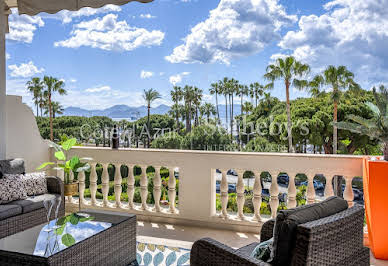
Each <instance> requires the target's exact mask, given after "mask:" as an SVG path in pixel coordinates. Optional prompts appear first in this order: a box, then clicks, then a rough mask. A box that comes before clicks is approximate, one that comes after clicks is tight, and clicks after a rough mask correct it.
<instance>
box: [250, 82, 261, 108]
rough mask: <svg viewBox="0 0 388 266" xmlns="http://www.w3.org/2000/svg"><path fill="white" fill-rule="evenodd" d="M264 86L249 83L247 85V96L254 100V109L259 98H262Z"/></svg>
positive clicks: (257, 83)
mask: <svg viewBox="0 0 388 266" xmlns="http://www.w3.org/2000/svg"><path fill="white" fill-rule="evenodd" d="M263 93H264V86H263V85H261V84H260V83H259V82H255V83H251V84H250V85H249V94H250V96H251V98H253V99H254V100H255V108H257V102H258V101H259V97H260V96H263Z"/></svg>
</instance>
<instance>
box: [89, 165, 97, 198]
mask: <svg viewBox="0 0 388 266" xmlns="http://www.w3.org/2000/svg"><path fill="white" fill-rule="evenodd" d="M90 166H91V168H90V184H89V188H90V197H91V202H92V206H97V199H96V193H97V171H96V166H97V163H95V162H93V163H91V164H90Z"/></svg>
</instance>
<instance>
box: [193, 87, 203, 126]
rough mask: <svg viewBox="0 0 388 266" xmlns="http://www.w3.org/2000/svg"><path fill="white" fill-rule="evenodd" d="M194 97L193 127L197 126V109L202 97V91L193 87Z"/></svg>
mask: <svg viewBox="0 0 388 266" xmlns="http://www.w3.org/2000/svg"><path fill="white" fill-rule="evenodd" d="M193 93H194V95H193V96H194V97H193V104H194V106H195V120H194V124H195V126H198V124H199V119H198V118H199V115H198V111H199V107H200V105H201V101H202V96H203V91H202V90H201V89H199V88H197V87H194V91H193Z"/></svg>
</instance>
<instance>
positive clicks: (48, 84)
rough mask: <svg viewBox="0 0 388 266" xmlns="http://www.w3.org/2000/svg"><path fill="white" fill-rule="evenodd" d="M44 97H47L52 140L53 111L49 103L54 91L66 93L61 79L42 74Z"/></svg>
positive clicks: (52, 137) (61, 93) (51, 138)
mask: <svg viewBox="0 0 388 266" xmlns="http://www.w3.org/2000/svg"><path fill="white" fill-rule="evenodd" d="M43 83H44V88H45V90H44V92H43V95H44V98H45V99H47V104H48V108H49V119H50V140H51V141H54V132H53V112H52V105H51V97H52V95H53V93H54V92H58V94H59V95H66V90H65V89H64V87H65V83H64V82H63V81H62V80H58V79H56V78H54V77H49V76H44V78H43Z"/></svg>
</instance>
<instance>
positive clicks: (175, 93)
mask: <svg viewBox="0 0 388 266" xmlns="http://www.w3.org/2000/svg"><path fill="white" fill-rule="evenodd" d="M171 97H172V100H173V101H174V103H175V104H174V105H175V106H177V107H178V105H179V102H180V101H181V100H182V99H183V91H182V88H181V87H178V86H174V88H173V90H172V91H171ZM175 119H176V128H177V130H178V132H179V110H178V108H175Z"/></svg>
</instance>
